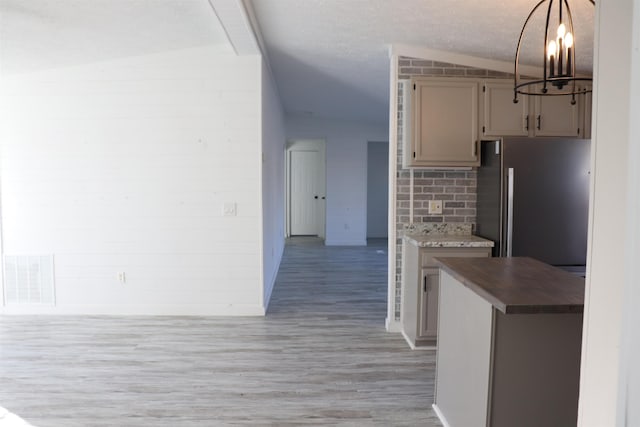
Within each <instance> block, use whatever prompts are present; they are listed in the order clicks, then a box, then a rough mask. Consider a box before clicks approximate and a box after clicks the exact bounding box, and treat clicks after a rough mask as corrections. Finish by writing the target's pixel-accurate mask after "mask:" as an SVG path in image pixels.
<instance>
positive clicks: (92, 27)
mask: <svg viewBox="0 0 640 427" xmlns="http://www.w3.org/2000/svg"><path fill="white" fill-rule="evenodd" d="M536 3H537V0H487V1H477V0H447V1H446V2H443V1H435V0H398V1H391V0H244V1H242V0H0V70H1V71H2V72H3V73H16V72H28V71H35V70H38V69H44V68H53V67H64V66H69V65H76V64H83V63H90V62H97V61H104V60H109V59H113V58H118V57H126V56H134V55H144V54H149V53H156V52H161V51H166V50H175V49H183V48H188V47H195V46H202V45H217V46H219V47H220V49H222V50H228V51H232V50H235V51H236V52H238V53H240V54H246V53H254V52H258V49H257V44H256V47H255V49H254V48H247V47H246V45H250V44H251V42H248V41H247V40H244V41H243V40H240V42H242V43H244V44H245V46H244V47H243V46H239V43H240V42H238V40H239V39H242V35H241V33H242V32H243V31H244V32H245V33H246V34H245V38H246V39H248V38H250V37H249V35H248V33H249V32H250V28H252V26H251V23H250V22H251V21H252V20H253V28H254V29H255V30H256V31H257V33H258V37H257V38H258V40H260V39H262V40H263V49H264V50H265V51H266V52H265V53H266V55H267V57H268V61H269V63H270V66H271V69H272V71H273V74H274V77H275V80H276V82H277V85H278V89H279V92H280V95H281V99H282V102H283V104H284V107H285V109H286V111H287V113H289V114H300V115H305V116H312V117H323V118H336V119H345V120H363V121H375V122H385V121H386V120H388V114H389V112H388V111H389V110H388V97H389V47H390V46H391V45H402V46H413V47H421V48H428V49H432V50H437V51H446V52H451V53H455V54H460V55H464V56H466V57H468V58H470V60H471V61H472V60H473V58H475V57H477V58H485V59H491V60H496V61H504V63H505V64H506V63H510V62H512V61H513V55H514V52H515V47H516V42H517V39H518V36H519V34H520V30H521V28H522V24H523V23H524V20H525V19H526V17H527V15H528V13H529V11H530V10H531V9H532V8H533V6H535V4H536ZM571 7H572V11H573V13H574V20H575V22H576V30H575V33H576V34H575V36H576V43H577V46H579V48H578V49H579V50H578V51H577V52H578V58H577V62H578V64H579V68H580V70H581V71H582V72H586V73H590V72H591V69H592V61H593V59H592V57H593V49H592V40H593V6H592V5H591V3H590V2H589V1H588V0H573V1H572V2H571ZM245 9H246V14H245V13H244V10H245ZM240 10H242V13H241V14H239V13H237V12H238V11H240ZM243 17H244V18H243ZM532 24H536V25H537V26H538V27H540V26H541V25H542V23H541V22H540V20H539V19H538V21H537V22H536V20H535V19H534V22H532ZM228 38H229V39H231V43H230V42H229V41H228ZM539 38H540V37H539V36H538V35H535V36H533V35H532V37H531V41H528V40H527V41H528V44H525V46H527V47H526V51H525V52H523V60H524V62H526V63H530V64H532V65H535V61H536V59H537V58H538V57H539V56H540V55H541V54H542V43H540V42H539V41H538V39H539ZM578 43H579V44H578Z"/></svg>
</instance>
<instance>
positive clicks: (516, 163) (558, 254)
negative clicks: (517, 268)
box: [476, 138, 591, 275]
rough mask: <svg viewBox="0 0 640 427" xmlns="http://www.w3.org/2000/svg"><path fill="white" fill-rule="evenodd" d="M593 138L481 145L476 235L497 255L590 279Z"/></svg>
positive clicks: (514, 140) (507, 140)
mask: <svg viewBox="0 0 640 427" xmlns="http://www.w3.org/2000/svg"><path fill="white" fill-rule="evenodd" d="M590 145H591V144H590V140H587V139H570V138H501V139H498V140H495V141H483V142H482V143H481V155H482V163H481V166H480V167H479V168H478V203H477V226H476V234H478V235H479V236H482V237H485V238H488V239H491V240H493V241H494V242H495V247H494V253H493V255H494V256H529V257H533V258H536V259H538V260H540V261H543V262H546V263H548V264H552V265H555V266H558V267H562V268H564V269H566V270H569V271H573V272H576V273H577V274H582V275H584V265H585V264H586V256H587V223H588V215H589V168H590V157H591V154H590Z"/></svg>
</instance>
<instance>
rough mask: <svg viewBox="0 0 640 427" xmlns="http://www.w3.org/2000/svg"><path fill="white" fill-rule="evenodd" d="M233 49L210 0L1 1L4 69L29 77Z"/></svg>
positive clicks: (0, 59)
mask: <svg viewBox="0 0 640 427" xmlns="http://www.w3.org/2000/svg"><path fill="white" fill-rule="evenodd" d="M202 45H220V46H227V47H228V48H229V49H231V47H230V46H229V45H228V41H227V37H226V35H225V33H224V30H223V29H222V27H221V25H220V22H219V21H218V19H217V17H216V15H215V13H214V11H213V9H212V7H211V5H210V4H209V3H208V1H207V0H0V67H1V71H2V72H3V73H17V72H28V71H34V70H38V69H43V68H53V67H61V66H68V65H75V64H85V63H90V62H95V61H104V60H108V59H113V58H120V57H127V56H137V55H144V54H149V53H157V52H162V51H166V50H175V49H182V48H188V47H195V46H202Z"/></svg>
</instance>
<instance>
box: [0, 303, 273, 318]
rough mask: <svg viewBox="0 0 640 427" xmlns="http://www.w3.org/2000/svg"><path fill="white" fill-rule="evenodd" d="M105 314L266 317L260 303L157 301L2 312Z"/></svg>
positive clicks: (5, 311)
mask: <svg viewBox="0 0 640 427" xmlns="http://www.w3.org/2000/svg"><path fill="white" fill-rule="evenodd" d="M42 314H46V315H74V316H75V315H89V316H94V315H98V316H99V315H105V316H264V314H265V309H264V307H262V306H261V305H260V304H201V305H200V304H198V305H194V304H153V305H140V304H132V305H124V304H114V305H100V304H88V305H87V304H78V305H76V304H72V305H65V306H57V307H52V306H46V307H45V306H28V307H27V306H20V307H18V306H6V307H0V315H42Z"/></svg>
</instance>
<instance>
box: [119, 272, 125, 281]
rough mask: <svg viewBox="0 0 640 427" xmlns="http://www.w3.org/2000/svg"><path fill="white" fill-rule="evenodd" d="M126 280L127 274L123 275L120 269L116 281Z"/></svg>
mask: <svg viewBox="0 0 640 427" xmlns="http://www.w3.org/2000/svg"><path fill="white" fill-rule="evenodd" d="M126 281H127V276H125V274H124V271H121V272H120V273H118V282H120V283H126Z"/></svg>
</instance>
